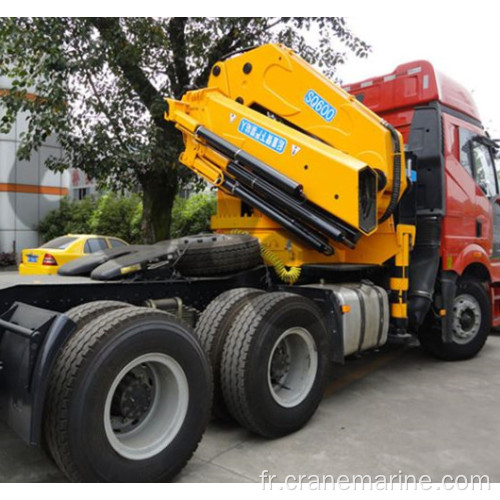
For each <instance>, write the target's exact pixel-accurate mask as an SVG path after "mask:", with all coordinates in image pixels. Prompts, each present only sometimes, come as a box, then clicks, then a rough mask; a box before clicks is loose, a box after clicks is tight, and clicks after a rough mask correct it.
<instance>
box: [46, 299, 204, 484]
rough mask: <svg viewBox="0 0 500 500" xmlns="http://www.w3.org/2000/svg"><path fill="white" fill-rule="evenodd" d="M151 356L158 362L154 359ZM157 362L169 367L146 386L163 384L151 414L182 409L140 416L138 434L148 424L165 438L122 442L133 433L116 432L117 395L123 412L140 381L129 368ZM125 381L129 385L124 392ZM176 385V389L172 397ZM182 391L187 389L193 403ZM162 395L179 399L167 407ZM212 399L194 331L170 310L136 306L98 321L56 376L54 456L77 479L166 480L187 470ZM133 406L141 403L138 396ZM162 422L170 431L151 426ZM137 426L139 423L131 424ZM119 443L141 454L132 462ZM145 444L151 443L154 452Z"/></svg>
mask: <svg viewBox="0 0 500 500" xmlns="http://www.w3.org/2000/svg"><path fill="white" fill-rule="evenodd" d="M151 357H153V358H152V359H153V361H150V360H149V358H151ZM146 358H148V360H145V359H146ZM156 358H159V359H161V360H167V361H168V364H167V365H161V364H160V366H159V367H157V368H158V370H157V372H156V373H155V374H150V375H149V378H148V376H146V380H145V381H142V382H141V383H142V384H146V383H149V384H150V385H152V384H153V382H152V380H160V381H161V384H158V385H157V386H156V387H155V388H153V390H152V392H150V394H149V405H150V407H149V409H147V411H148V412H150V411H153V408H161V409H162V411H163V412H166V411H170V412H171V411H172V410H170V409H169V405H170V408H175V410H174V411H173V413H169V414H168V415H173V417H175V418H174V420H172V421H170V420H169V419H168V418H160V417H159V415H160V414H158V413H157V414H156V415H149V416H151V418H149V419H145V420H142V421H141V419H139V420H140V423H139V425H138V427H136V428H135V431H138V430H140V429H141V427H140V425H141V424H142V423H147V425H145V426H144V427H145V428H146V429H149V430H150V431H151V434H152V435H153V437H154V436H156V434H158V433H160V437H159V438H158V437H155V439H156V441H152V442H151V443H149V442H148V441H147V439H148V438H149V436H148V435H147V434H146V435H145V434H144V433H143V434H142V436H141V437H142V441H139V443H137V442H135V443H134V441H129V442H128V444H127V442H122V441H120V439H122V436H125V437H127V434H119V433H118V431H117V432H115V431H114V429H111V434H110V427H109V426H110V425H112V424H109V422H111V420H112V417H111V414H112V412H115V415H116V411H117V410H115V409H114V408H115V397H118V396H120V397H118V399H117V402H116V404H118V406H119V407H120V408H122V407H123V404H125V403H126V402H127V401H129V400H127V399H125V403H123V397H124V394H125V395H126V394H127V392H126V391H127V390H128V389H129V387H127V384H130V380H133V381H135V377H134V376H133V375H132V371H128V372H126V373H125V370H128V369H129V366H133V367H134V368H133V370H136V369H137V368H138V369H139V370H146V368H148V364H150V365H154V362H155V360H156ZM172 360H173V362H172ZM134 363H136V364H135V365H134ZM166 366H171V367H172V368H173V371H172V372H169V371H168V368H166ZM162 370H163V371H162ZM122 375H123V376H122ZM119 377H121V378H119ZM169 377H170V378H169ZM148 380H149V382H148ZM179 380H180V381H181V382H182V384H179V383H178V382H179ZM169 381H170V382H169ZM123 383H125V385H126V387H123V388H122V389H121V391H120V387H121V386H122V384H123ZM141 383H140V384H139V385H141ZM162 384H163V385H162ZM168 384H170V386H169V385H168ZM172 384H173V385H172ZM183 384H184V385H183ZM136 386H137V384H136ZM169 387H171V388H172V387H173V388H174V389H175V391H174V392H165V390H169ZM182 387H186V388H188V392H187V395H188V396H189V398H188V399H186V397H185V396H186V391H183V390H181V388H182ZM114 388H116V392H114V391H113V389H114ZM161 393H163V394H170V395H172V394H174V395H175V396H174V397H175V399H174V397H173V398H172V400H170V401H169V405H165V404H163V405H162V404H161V402H162V401H164V400H165V399H161V398H160V400H159V401H158V397H157V396H156V395H157V394H161ZM117 395H118V396H117ZM134 396H135V393H134ZM135 397H137V396H135ZM141 397H142V396H141ZM151 398H154V402H153V403H152V402H151ZM211 399H212V380H211V373H210V365H209V363H208V360H207V358H206V356H205V354H204V352H203V350H202V348H201V346H200V345H199V343H198V341H197V340H196V338H195V336H194V335H193V334H192V332H191V331H190V330H189V329H187V328H185V327H184V326H182V325H181V324H179V323H178V322H177V321H176V320H174V319H172V317H171V316H170V315H168V314H167V313H163V312H161V311H154V310H151V309H146V308H138V307H130V308H128V309H122V310H118V311H111V312H108V313H106V314H104V315H102V316H99V317H98V318H96V319H95V320H94V321H92V322H91V323H89V324H88V325H87V326H85V327H84V328H82V329H80V330H79V331H78V332H76V334H75V335H74V336H73V337H72V338H71V339H70V340H69V342H68V344H67V345H66V346H65V348H64V349H63V351H62V352H61V354H60V355H59V357H58V359H57V361H56V365H55V368H54V370H53V373H52V377H51V381H50V387H49V392H48V400H47V404H46V412H45V421H44V429H45V434H46V437H47V442H48V444H49V447H50V451H51V453H52V456H53V457H54V459H55V461H56V463H57V464H58V466H59V467H60V468H61V469H62V471H63V472H64V473H65V474H66V475H67V477H68V478H69V479H71V480H73V481H90V482H101V481H106V482H122V481H125V482H150V481H154V482H156V481H166V480H169V479H171V478H172V477H173V476H174V475H175V474H177V473H178V472H179V471H180V470H181V469H182V468H183V467H184V465H185V464H186V463H187V461H188V460H189V458H190V457H191V455H192V454H193V453H194V451H195V449H196V447H197V446H198V443H199V441H200V439H201V436H202V434H203V432H204V430H205V428H206V426H207V424H208V420H209V417H210V410H211ZM130 401H132V402H133V403H134V404H135V401H136V399H133V398H132V399H130ZM140 401H141V400H140ZM144 401H146V402H148V400H147V398H146V400H144V399H142V404H145V403H144ZM176 403H179V404H177V405H176ZM181 403H182V404H181ZM108 408H111V409H110V410H109V420H108V418H107V412H106V411H105V409H108ZM120 411H122V410H120ZM134 411H135V410H134ZM161 415H167V414H166V413H162V414H161ZM153 417H154V418H153ZM118 418H119V419H120V420H119V421H120V422H122V421H123V422H125V421H126V420H127V419H126V418H125V417H123V415H121V416H120V417H118ZM130 418H136V419H137V418H138V417H137V416H132V417H130ZM141 418H142V417H141ZM169 418H170V417H169ZM129 420H130V419H129ZM158 422H161V423H164V422H165V425H167V422H168V426H169V427H163V426H158V425H152V424H155V423H156V424H157V423H158ZM136 423H137V421H132V422H131V424H130V425H132V426H133V425H135V424H136ZM127 425H129V424H127ZM155 433H156V434H155ZM169 433H170V434H169ZM109 436H112V439H110V438H109ZM136 436H137V434H136ZM129 439H130V437H129ZM113 440H114V441H116V442H117V443H119V445H120V446H121V447H122V448H123V449H125V450H126V451H127V453H129V451H128V450H132V451H134V450H135V448H134V446H136V447H138V451H137V450H135V451H136V454H135V455H134V456H133V457H129V456H127V454H126V453H124V452H123V451H122V449H118V448H117V445H116V444H114V443H112V441H113ZM146 444H148V446H150V447H149V448H147V449H146V448H144V446H146ZM127 446H128V448H127ZM141 446H142V447H141ZM151 447H152V448H151ZM144 450H146V451H144ZM147 450H149V451H147ZM151 450H152V454H151ZM146 452H147V453H148V454H147V455H145V453H146ZM130 453H132V452H130ZM141 454H142V455H141Z"/></svg>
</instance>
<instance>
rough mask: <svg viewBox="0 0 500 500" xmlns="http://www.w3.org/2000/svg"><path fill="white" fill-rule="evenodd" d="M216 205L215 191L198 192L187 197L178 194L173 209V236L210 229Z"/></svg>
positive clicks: (177, 236)
mask: <svg viewBox="0 0 500 500" xmlns="http://www.w3.org/2000/svg"><path fill="white" fill-rule="evenodd" d="M216 207H217V198H216V196H215V195H214V194H213V193H198V194H195V195H193V196H190V197H189V198H187V199H186V198H181V197H179V196H177V197H176V199H175V201H174V207H173V210H172V216H173V217H172V231H171V235H172V238H179V237H181V236H188V235H189V234H198V233H204V232H207V231H209V230H210V218H211V217H212V215H214V214H215V212H216Z"/></svg>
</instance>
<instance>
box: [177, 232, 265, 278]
mask: <svg viewBox="0 0 500 500" xmlns="http://www.w3.org/2000/svg"><path fill="white" fill-rule="evenodd" d="M177 241H178V242H179V246H180V248H181V257H180V258H179V260H178V261H177V264H176V266H175V267H176V269H177V270H178V271H179V272H180V273H181V274H183V275H184V276H214V275H219V274H225V273H232V272H237V271H244V270H246V269H251V268H253V267H256V266H259V265H260V264H262V258H261V256H260V245H259V240H257V238H254V237H253V236H250V235H249V234H200V235H196V236H186V237H185V238H179V239H178V240H177Z"/></svg>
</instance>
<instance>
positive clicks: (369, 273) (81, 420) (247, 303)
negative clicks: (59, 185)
mask: <svg viewBox="0 0 500 500" xmlns="http://www.w3.org/2000/svg"><path fill="white" fill-rule="evenodd" d="M349 91H350V93H347V92H346V91H344V90H343V89H342V88H340V87H339V86H337V85H335V84H334V83H332V82H330V81H329V80H327V79H326V78H324V77H323V76H322V75H321V74H320V73H318V72H317V71H316V70H315V69H314V68H312V67H311V66H309V65H308V64H307V63H306V62H304V61H303V60H302V59H301V58H300V57H298V56H297V55H296V54H294V53H293V52H292V51H291V50H288V49H287V48H285V47H283V46H281V45H265V46H262V47H259V48H255V49H252V50H248V51H243V52H239V53H237V54H232V55H230V56H228V57H226V58H224V59H223V60H221V61H219V62H217V63H216V64H215V65H214V66H213V68H212V69H211V76H210V80H209V82H208V86H207V88H204V89H200V90H193V91H189V92H186V94H185V95H184V96H183V97H182V99H181V100H180V101H177V100H172V99H167V101H166V104H167V106H166V107H167V109H166V115H165V118H166V120H169V121H171V122H173V123H175V125H176V126H177V128H178V129H179V130H180V132H181V133H182V134H183V137H184V144H185V148H184V151H183V152H182V154H181V157H180V161H181V162H182V163H183V164H184V165H186V166H187V167H188V168H190V169H191V170H193V171H194V172H196V173H197V174H198V175H200V176H202V177H203V178H204V179H206V180H207V181H208V182H209V183H211V184H212V185H213V186H215V187H216V188H218V208H217V214H216V215H215V216H214V217H213V218H212V229H213V230H214V232H212V233H208V234H200V235H193V236H188V237H183V238H179V239H176V240H171V241H167V242H159V243H157V244H155V245H149V246H146V245H133V246H125V247H123V246H122V247H118V248H114V249H110V250H106V251H103V252H98V253H96V254H91V255H88V256H86V257H84V258H82V259H78V260H75V261H73V262H70V263H69V264H66V265H64V266H62V267H61V268H60V271H59V276H45V277H37V278H36V279H35V280H33V279H32V278H30V277H29V276H22V277H19V276H17V275H16V276H15V277H14V278H12V276H11V277H10V281H9V276H8V273H3V274H4V276H2V282H1V283H0V418H1V419H2V420H4V421H5V422H6V423H7V424H8V425H9V426H10V427H11V428H13V429H14V430H15V431H16V432H17V433H18V434H19V435H20V436H22V437H23V438H24V439H25V440H26V441H27V442H29V443H30V444H32V445H37V444H42V443H45V444H46V445H47V447H48V451H49V453H50V454H51V455H52V457H53V458H54V460H55V462H56V463H57V464H58V466H59V467H60V468H61V469H62V470H63V471H64V473H65V474H66V475H67V476H68V478H70V479H72V480H77V481H82V480H83V481H94V482H96V481H161V480H168V479H170V478H172V477H173V476H175V474H176V473H177V472H178V471H180V470H181V469H182V467H183V466H184V465H185V463H186V462H187V461H188V460H189V458H190V457H191V456H192V454H193V452H194V450H195V449H196V447H197V444H198V443H199V441H200V439H201V436H202V434H203V432H204V430H205V428H206V426H207V425H208V421H209V418H210V416H211V414H212V413H214V414H215V415H216V416H221V415H224V416H230V417H232V418H233V419H234V420H236V421H237V422H238V423H240V424H241V425H242V426H244V427H246V428H247V429H249V430H251V431H253V432H255V433H257V434H259V435H261V436H264V437H268V438H275V437H280V436H284V435H286V434H289V433H291V432H294V431H296V430H298V429H300V428H301V427H302V426H303V425H305V424H306V422H307V421H308V420H309V419H310V418H311V416H312V415H313V414H314V412H315V410H316V408H317V407H318V405H319V403H320V401H321V398H322V395H323V393H324V389H325V386H326V383H327V381H328V377H329V374H330V370H331V368H332V367H333V366H335V365H336V364H337V363H343V362H344V361H345V359H347V358H348V356H349V355H352V354H357V355H359V354H361V353H362V352H364V351H367V350H370V349H374V348H379V347H381V346H383V345H384V344H385V343H386V342H387V340H388V338H389V336H390V335H394V336H396V337H397V339H398V341H401V340H402V339H407V338H412V335H413V336H418V339H419V340H420V343H421V344H422V346H423V348H424V349H425V350H426V351H427V352H429V353H430V354H432V355H434V356H436V357H439V358H442V359H447V360H460V359H466V358H469V357H472V356H474V355H475V354H477V353H478V352H479V351H480V350H481V348H482V347H483V345H484V343H485V342H486V339H487V336H488V333H489V329H490V327H491V325H494V326H499V325H500V306H499V304H500V294H499V293H498V288H499V285H498V283H499V282H500V265H499V264H498V262H499V257H500V246H499V245H498V241H500V239H499V238H498V234H499V233H500V205H499V203H498V198H499V196H500V185H498V183H497V176H496V175H495V174H494V171H493V166H494V163H493V157H494V153H495V152H496V148H497V147H496V144H495V142H494V141H492V140H491V139H490V138H489V137H488V135H487V134H486V133H485V131H484V129H483V128H482V125H481V123H480V121H479V114H478V113H477V110H476V108H475V105H474V103H473V100H472V98H471V97H470V96H469V95H468V94H467V92H466V91H465V89H463V88H462V87H461V86H460V85H459V84H457V83H455V82H452V81H451V80H449V79H447V78H445V77H441V78H439V80H438V78H437V76H436V72H435V70H434V69H433V68H432V66H431V65H430V64H429V63H427V62H426V61H416V62H413V63H408V64H404V65H401V66H398V68H396V70H395V71H394V72H393V73H391V74H390V75H385V76H382V77H377V78H374V79H371V80H368V81H365V82H360V83H359V84H354V85H352V86H351V87H350V88H349ZM354 96H355V97H354ZM361 101H362V102H363V103H365V104H366V105H367V106H370V108H371V109H373V110H375V111H376V112H377V114H379V115H380V116H378V115H377V114H375V113H373V112H372V111H370V110H369V109H368V107H366V106H365V105H364V104H363V103H362V102H361ZM394 127H397V129H396V128H394ZM400 132H401V133H400ZM401 134H403V135H401ZM403 138H404V144H403ZM461 162H462V163H461ZM471 165H472V166H473V168H472V169H471ZM488 169H489V171H488ZM488 172H489V174H488ZM474 175H475V176H476V177H475V178H474ZM261 254H262V256H261ZM32 257H33V256H32ZM34 257H36V256H34ZM265 264H266V265H265ZM269 264H271V265H269ZM273 268H274V270H273Z"/></svg>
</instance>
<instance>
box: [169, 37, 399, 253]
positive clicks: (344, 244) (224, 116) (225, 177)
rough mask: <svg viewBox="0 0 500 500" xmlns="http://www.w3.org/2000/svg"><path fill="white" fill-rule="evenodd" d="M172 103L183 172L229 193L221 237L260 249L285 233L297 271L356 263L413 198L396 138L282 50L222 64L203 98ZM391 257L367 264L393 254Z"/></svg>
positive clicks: (195, 95) (219, 225)
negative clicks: (235, 235) (245, 237)
mask: <svg viewBox="0 0 500 500" xmlns="http://www.w3.org/2000/svg"><path fill="white" fill-rule="evenodd" d="M167 102H168V112H167V114H166V119H167V120H170V121H174V122H175V123H176V124H177V127H178V128H179V130H181V132H182V133H183V135H184V141H185V146H186V149H185V151H184V152H183V154H182V155H181V158H180V160H181V162H182V163H183V164H184V165H186V166H187V167H189V168H191V169H192V170H194V171H195V172H196V173H198V174H199V175H201V176H202V177H204V178H205V179H206V180H208V181H209V182H210V183H212V184H213V185H215V186H217V187H219V188H220V189H221V191H222V192H223V193H225V194H226V196H225V195H224V194H222V195H220V197H219V207H218V215H217V217H215V218H214V221H213V222H214V224H213V226H214V229H219V230H222V231H228V230H233V229H245V230H247V231H249V232H250V233H252V234H255V236H257V237H259V238H260V239H261V240H265V239H266V236H265V233H262V231H264V232H265V231H266V229H269V231H270V232H271V233H277V234H280V232H282V230H285V231H286V233H287V234H288V237H289V236H292V237H293V238H292V245H294V246H295V247H296V248H297V252H299V253H301V254H303V257H302V258H298V260H300V261H307V262H315V261H317V260H318V258H319V259H320V261H321V259H322V257H321V256H319V255H318V253H317V252H319V253H321V254H324V255H325V256H328V257H330V256H332V255H333V254H334V253H336V254H337V256H335V257H333V258H334V259H335V261H339V260H340V261H349V260H350V259H349V258H348V257H347V258H346V257H345V256H344V253H345V252H346V251H348V249H351V250H353V249H355V248H356V246H357V243H358V241H359V240H360V238H361V237H362V236H369V235H373V234H374V233H376V232H377V229H378V227H379V225H380V224H383V223H384V222H385V221H386V220H388V219H390V218H391V215H392V213H393V211H394V209H395V207H396V206H397V202H398V201H399V199H400V197H401V195H402V193H403V192H404V190H405V188H406V177H405V175H404V174H403V172H402V165H403V163H404V158H403V143H402V139H401V136H400V134H399V133H398V132H396V131H395V130H394V129H393V128H392V127H391V126H390V125H388V124H387V123H386V122H384V121H383V120H381V119H380V118H379V117H377V116H376V115H375V114H374V113H372V112H371V111H370V110H368V109H367V108H366V107H364V106H363V105H362V104H361V103H360V102H359V101H357V100H356V99H354V98H353V97H352V96H350V95H349V94H347V93H346V92H345V91H344V90H342V89H341V88H340V87H338V86H337V85H335V84H333V83H332V82H330V81H329V80H328V79H326V78H325V77H324V76H322V75H321V74H320V73H318V72H317V71H316V70H314V69H313V68H312V67H311V66H309V65H308V64H307V63H306V62H305V61H303V60H302V59H301V58H299V57H298V56H297V55H296V54H294V52H292V51H291V50H289V49H286V48H285V47H282V46H280V45H272V44H271V45H264V46H262V47H259V48H257V49H253V50H250V51H248V52H245V53H243V54H240V55H237V56H235V57H233V58H230V59H228V60H226V61H225V62H219V63H217V64H216V65H215V66H214V67H213V68H212V73H211V77H210V81H209V86H208V87H207V88H205V89H201V90H196V91H190V92H187V93H186V94H185V95H184V96H183V98H182V100H181V101H175V100H172V99H167ZM227 195H229V197H228V196H227ZM234 197H237V198H238V199H239V200H235V199H234ZM240 200H241V201H240ZM271 221H272V222H271ZM273 222H274V223H273ZM252 223H253V227H252ZM382 232H386V233H387V228H385V230H384V231H382ZM389 233H392V236H394V234H395V229H394V228H393V227H392V230H389ZM267 236H269V234H268V235H267ZM287 239H289V238H287ZM392 240H393V241H394V238H392ZM339 244H340V245H339ZM274 246H275V247H276V245H274ZM280 246H281V248H284V245H278V247H280ZM288 246H289V245H288ZM384 246H386V247H387V245H384ZM336 247H337V249H338V250H339V251H340V253H339V252H334V249H335V248H336ZM390 247H393V248H392V250H391V248H389V252H387V251H385V252H382V254H383V255H379V253H378V252H376V253H375V255H374V256H373V258H368V259H367V262H372V261H380V260H381V259H384V260H385V259H386V258H389V257H391V256H393V255H395V254H396V253H397V251H398V248H397V247H398V245H397V244H396V245H390ZM310 249H314V250H315V251H316V252H315V253H316V256H315V257H312V256H311V255H310V254H309V251H310ZM391 251H392V255H388V253H391ZM297 252H296V253H297ZM358 253H359V252H358ZM363 253H365V252H363ZM295 259H297V257H295ZM363 259H366V257H359V258H358V259H356V258H355V259H354V260H363ZM287 261H290V256H288V257H287Z"/></svg>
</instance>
